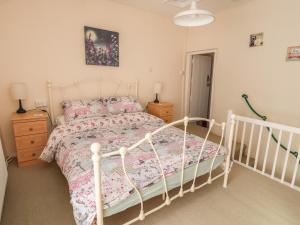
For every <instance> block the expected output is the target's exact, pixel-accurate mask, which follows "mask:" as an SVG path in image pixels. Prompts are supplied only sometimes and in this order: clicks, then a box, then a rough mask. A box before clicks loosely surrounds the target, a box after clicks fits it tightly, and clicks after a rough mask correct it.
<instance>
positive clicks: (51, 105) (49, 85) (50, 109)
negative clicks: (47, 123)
mask: <svg viewBox="0 0 300 225" xmlns="http://www.w3.org/2000/svg"><path fill="white" fill-rule="evenodd" d="M47 86H48V97H49V111H50V116H51V118H50V119H51V122H52V124H54V111H53V96H52V83H51V81H48V82H47ZM51 129H52V128H51Z"/></svg>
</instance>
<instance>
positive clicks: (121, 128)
mask: <svg viewBox="0 0 300 225" xmlns="http://www.w3.org/2000/svg"><path fill="white" fill-rule="evenodd" d="M163 125H164V122H163V121H162V120H160V119H158V118H156V117H154V116H151V115H149V114H146V113H142V112H138V113H127V114H126V113H125V114H119V115H112V116H109V117H106V118H101V117H100V118H91V119H89V120H84V121H80V122H76V121H74V122H73V123H69V124H66V125H62V126H59V127H57V128H55V130H54V131H53V132H52V134H51V136H50V138H49V141H48V144H47V146H46V147H45V149H44V151H43V153H42V155H41V156H40V158H41V159H43V160H45V161H47V162H51V161H52V160H53V159H54V158H55V159H56V161H57V164H58V165H59V167H60V168H61V170H62V173H63V174H64V176H65V177H66V179H67V181H68V184H69V191H70V195H71V204H72V206H73V211H74V217H75V221H76V223H77V225H91V224H92V223H93V221H94V219H95V215H96V206H95V196H94V174H93V165H92V161H91V155H92V154H91V151H90V145H91V144H92V143H94V142H98V143H100V144H101V150H102V153H108V152H112V151H115V150H118V149H119V148H120V147H130V146H131V145H132V144H134V143H136V142H137V141H139V140H140V139H142V138H143V137H144V136H145V135H146V134H147V133H149V132H153V131H155V130H156V129H158V128H159V127H161V126H163ZM153 144H154V146H155V148H156V150H157V152H158V154H159V158H160V159H161V162H162V166H163V170H164V173H165V174H166V176H170V175H173V174H174V173H176V172H178V171H180V168H181V159H182V145H183V131H182V130H181V129H178V128H175V127H169V128H167V129H165V130H163V131H162V132H160V133H158V134H156V135H154V136H153ZM202 144H203V139H202V138H200V137H197V136H194V135H192V134H188V135H187V137H186V160H185V167H189V166H191V165H194V164H195V163H196V162H197V159H198V157H199V153H200V150H201V148H202ZM217 147H218V145H217V144H214V143H212V142H209V141H208V142H207V143H206V145H205V147H204V152H203V155H202V159H201V160H205V159H208V158H211V157H213V156H214V155H215V153H216V151H217ZM219 154H220V155H224V154H225V150H224V149H223V148H221V150H220V152H219ZM125 164H126V170H127V172H128V175H129V177H130V179H131V180H132V181H133V183H134V184H135V185H136V186H137V187H138V188H139V189H140V190H144V189H146V188H147V187H149V186H151V185H152V184H154V183H156V182H158V181H159V180H160V179H161V176H160V170H159V164H158V161H157V159H156V156H155V154H154V152H153V150H152V148H151V146H150V145H149V144H147V143H144V144H142V145H140V146H139V147H137V148H136V149H134V150H133V151H131V152H128V153H127V155H126V158H125ZM101 174H102V190H103V203H104V208H109V207H113V206H115V205H117V204H118V203H120V202H121V201H123V200H125V199H127V198H128V197H130V195H131V194H132V193H133V191H134V190H133V189H132V187H131V186H130V184H129V183H128V181H127V180H126V178H125V176H124V174H123V171H122V161H121V158H120V156H113V157H110V158H104V159H102V161H101Z"/></svg>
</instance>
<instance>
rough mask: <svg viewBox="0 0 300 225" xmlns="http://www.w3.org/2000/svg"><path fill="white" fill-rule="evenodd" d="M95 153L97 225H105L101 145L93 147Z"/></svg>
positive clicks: (93, 158)
mask: <svg viewBox="0 0 300 225" xmlns="http://www.w3.org/2000/svg"><path fill="white" fill-rule="evenodd" d="M91 151H92V153H93V156H92V160H93V166H94V177H95V198H96V199H95V202H96V212H97V214H96V215H97V225H103V224H104V223H103V204H102V192H101V191H102V190H101V189H102V184H101V171H100V170H101V146H100V144H99V143H94V144H92V146H91Z"/></svg>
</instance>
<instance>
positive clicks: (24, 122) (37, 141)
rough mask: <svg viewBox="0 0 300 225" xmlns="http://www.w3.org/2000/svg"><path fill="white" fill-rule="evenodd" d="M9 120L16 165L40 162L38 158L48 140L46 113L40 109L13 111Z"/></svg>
mask: <svg viewBox="0 0 300 225" xmlns="http://www.w3.org/2000/svg"><path fill="white" fill-rule="evenodd" d="M11 120H12V125H13V132H14V137H15V143H16V150H17V159H18V166H29V165H34V164H37V163H39V162H41V161H40V160H39V159H38V158H39V156H40V155H41V153H42V150H43V148H44V147H45V145H46V144H47V140H48V115H47V113H45V112H40V111H30V112H27V113H23V114H17V113H13V115H12V118H11Z"/></svg>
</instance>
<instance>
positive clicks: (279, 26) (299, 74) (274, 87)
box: [187, 0, 300, 127]
mask: <svg viewBox="0 0 300 225" xmlns="http://www.w3.org/2000/svg"><path fill="white" fill-rule="evenodd" d="M299 10H300V1H299V0H253V1H251V2H249V3H247V4H244V5H242V6H240V7H236V8H232V9H228V10H226V11H223V12H221V13H219V14H217V15H216V21H215V22H214V23H213V24H211V25H209V26H206V27H202V28H196V29H194V28H192V29H190V30H189V32H188V40H187V51H196V50H205V49H212V48H217V49H218V56H217V62H216V71H215V72H216V74H215V77H214V79H215V89H214V90H215V91H214V95H213V96H214V101H213V103H214V104H213V117H214V118H216V119H217V120H225V119H226V112H227V110H228V109H233V110H234V112H236V113H241V114H245V115H252V114H251V113H250V112H249V110H248V109H247V107H246V106H245V104H244V103H243V101H242V99H241V94H242V93H247V94H248V95H249V97H250V99H251V100H252V102H253V103H254V104H255V106H256V108H257V110H258V111H259V112H262V113H265V114H267V115H268V116H269V118H270V119H271V120H273V121H277V122H282V123H285V124H290V125H293V126H298V127H300V107H299V104H298V102H299V100H298V99H299V96H300V94H299V83H300V61H298V62H286V60H285V58H286V52H287V47H288V46H294V45H300V29H299V21H300V16H299ZM259 32H264V36H265V37H264V46H263V47H255V48H249V46H248V45H249V35H250V34H253V33H259Z"/></svg>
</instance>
